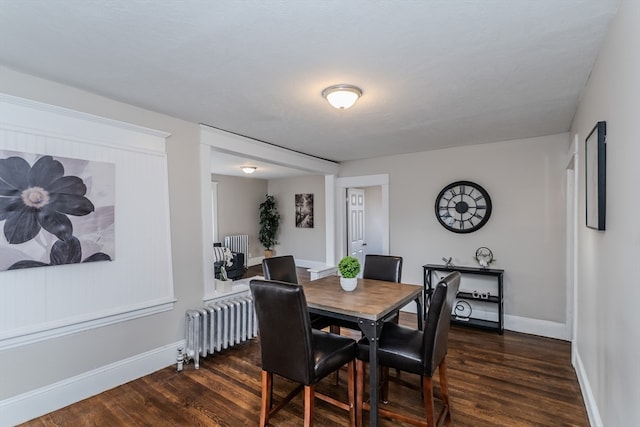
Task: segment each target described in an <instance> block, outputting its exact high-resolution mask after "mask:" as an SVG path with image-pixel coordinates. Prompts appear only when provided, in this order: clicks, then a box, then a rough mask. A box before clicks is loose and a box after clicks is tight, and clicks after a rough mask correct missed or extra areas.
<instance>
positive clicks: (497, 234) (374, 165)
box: [340, 134, 570, 334]
mask: <svg viewBox="0 0 640 427" xmlns="http://www.w3.org/2000/svg"><path fill="white" fill-rule="evenodd" d="M569 139H570V138H569V135H568V134H561V135H552V136H548V137H542V138H530V139H522V140H516V141H506V142H497V143H491V144H482V145H476V146H471V147H459V148H452V149H447V150H437V151H429V152H422V153H413V154H408V155H400V156H390V157H384V158H378V159H368V160H361V161H352V162H346V163H343V164H342V165H341V167H340V175H341V176H359V175H375V174H383V173H386V174H389V198H390V200H389V204H390V212H389V228H390V231H389V232H390V248H389V251H390V253H392V254H394V255H400V256H402V257H403V258H404V263H403V272H402V279H403V281H406V282H407V283H416V284H421V283H422V265H424V264H427V263H441V258H442V257H443V256H446V257H453V263H454V264H456V265H467V266H474V265H477V264H475V261H474V259H473V256H474V255H475V251H476V249H477V248H478V247H480V246H487V247H489V248H491V249H492V251H493V253H494V255H495V258H496V262H495V264H492V266H493V267H495V268H502V269H504V270H505V285H504V293H505V313H506V314H507V315H509V316H510V317H509V318H508V319H507V325H508V324H509V322H511V324H516V323H517V322H519V321H520V318H526V319H537V320H541V321H549V322H554V323H553V325H552V327H553V328H555V329H562V331H558V332H559V334H560V332H561V333H564V323H565V303H566V298H565V289H566V287H565V262H564V256H565V239H564V233H565V231H564V230H565V214H564V210H565V208H564V206H565V194H564V190H563V188H564V173H565V162H566V153H567V150H568V147H569ZM458 180H469V181H474V182H476V183H478V184H480V185H482V186H483V187H484V188H485V189H486V190H487V191H488V192H489V195H490V196H491V199H492V201H493V213H492V216H491V219H490V220H489V222H488V223H487V224H486V225H485V226H484V227H483V228H482V229H480V230H478V231H476V232H474V233H470V234H456V233H452V232H449V231H447V230H445V229H444V228H443V227H442V226H441V225H440V224H439V223H438V221H437V220H436V217H435V214H434V204H435V199H436V196H437V195H438V193H439V192H440V190H441V189H442V188H443V187H444V186H445V185H447V184H449V183H451V182H453V181H458Z"/></svg>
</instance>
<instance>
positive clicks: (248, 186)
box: [211, 174, 268, 261]
mask: <svg viewBox="0 0 640 427" xmlns="http://www.w3.org/2000/svg"><path fill="white" fill-rule="evenodd" d="M211 180H212V181H215V182H217V183H218V240H219V241H220V242H223V243H224V236H229V235H233V234H247V235H249V255H248V259H247V261H249V260H251V259H252V258H259V257H261V256H263V255H264V248H263V247H262V245H261V244H260V241H258V232H259V230H260V214H259V212H258V209H259V206H260V203H262V202H263V201H264V198H265V195H266V194H267V184H268V182H267V181H266V180H264V179H255V178H244V177H238V176H226V175H215V174H214V175H212V176H211Z"/></svg>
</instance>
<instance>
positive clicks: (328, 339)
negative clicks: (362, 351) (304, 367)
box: [311, 329, 358, 384]
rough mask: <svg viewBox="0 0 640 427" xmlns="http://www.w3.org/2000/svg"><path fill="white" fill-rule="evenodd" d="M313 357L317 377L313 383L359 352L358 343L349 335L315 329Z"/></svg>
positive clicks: (313, 332) (313, 331)
mask: <svg viewBox="0 0 640 427" xmlns="http://www.w3.org/2000/svg"><path fill="white" fill-rule="evenodd" d="M311 332H312V334H313V347H314V348H313V357H314V362H315V366H314V373H315V378H314V379H313V382H312V383H313V384H315V383H316V382H318V381H320V380H321V379H322V378H324V377H326V376H327V375H329V374H330V373H332V372H334V371H335V370H336V369H337V367H340V366H342V365H345V364H347V363H348V362H349V361H351V360H353V359H354V358H355V357H356V354H358V345H357V344H356V342H355V341H354V340H353V339H351V338H347V337H342V336H340V335H336V334H331V333H329V332H324V331H319V330H316V329H313V330H312V331H311Z"/></svg>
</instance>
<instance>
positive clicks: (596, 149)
mask: <svg viewBox="0 0 640 427" xmlns="http://www.w3.org/2000/svg"><path fill="white" fill-rule="evenodd" d="M606 136H607V123H606V122H605V121H600V122H598V123H596V125H595V126H594V128H593V130H591V132H590V133H589V135H588V136H587V138H586V139H585V154H584V158H585V207H586V226H587V227H588V228H592V229H594V230H599V231H604V230H605V220H606V208H607V206H606V191H607V188H606V178H607V174H606V172H607V169H606V166H607V164H606V155H607V144H606Z"/></svg>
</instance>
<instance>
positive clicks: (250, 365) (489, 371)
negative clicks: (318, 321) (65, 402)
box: [24, 269, 589, 427]
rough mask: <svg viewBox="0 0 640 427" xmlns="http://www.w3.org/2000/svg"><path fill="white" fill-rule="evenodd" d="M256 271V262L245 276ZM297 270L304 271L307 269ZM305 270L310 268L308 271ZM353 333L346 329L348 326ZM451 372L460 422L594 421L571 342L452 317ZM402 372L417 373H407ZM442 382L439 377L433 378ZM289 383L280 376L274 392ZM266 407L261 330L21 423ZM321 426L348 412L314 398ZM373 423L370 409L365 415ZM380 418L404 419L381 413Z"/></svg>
mask: <svg viewBox="0 0 640 427" xmlns="http://www.w3.org/2000/svg"><path fill="white" fill-rule="evenodd" d="M255 274H260V272H259V271H256V270H255V269H254V270H251V271H249V272H248V275H249V276H252V275H255ZM299 275H300V279H301V280H307V279H308V274H307V273H306V271H304V270H301V271H300V274H299ZM305 275H306V276H305ZM400 321H401V323H403V324H406V325H409V326H414V327H415V323H416V321H415V315H410V314H408V313H401V319H400ZM345 333H347V334H348V332H345ZM449 340H450V342H449V356H448V377H449V384H450V397H451V401H452V411H453V421H454V425H455V426H458V427H479V426H504V427H517V426H540V427H542V426H544V427H548V426H554V427H555V426H588V425H589V423H588V420H587V416H586V411H585V407H584V404H583V401H582V397H581V395H580V390H579V386H578V382H577V379H576V375H575V372H574V370H573V368H572V367H571V363H570V346H569V343H567V342H564V341H559V340H553V339H548V338H542V337H537V336H532V335H525V334H519V333H514V332H509V331H506V332H505V334H504V335H502V336H500V335H497V334H495V333H491V332H483V331H476V330H472V329H466V328H460V327H455V326H454V327H452V329H451V333H450V335H449ZM391 375H395V374H394V373H393V372H392V373H391ZM344 378H345V375H341V383H340V384H339V385H338V386H334V385H333V384H332V383H331V381H329V380H328V379H325V380H324V381H322V382H321V383H320V385H319V388H320V389H321V390H322V391H324V392H326V393H328V394H333V395H334V396H337V397H341V398H346V391H345V384H344V382H343V380H344ZM402 378H403V379H404V380H408V381H410V382H413V383H417V381H418V378H417V377H414V376H411V375H408V374H405V373H403V374H402ZM436 384H437V380H436ZM290 387H292V384H291V383H289V382H288V381H286V380H283V379H277V380H276V382H275V387H274V396H275V397H276V399H277V398H280V397H283V396H284V395H286V393H287V392H288V390H289V389H290ZM390 399H391V402H390V403H389V405H394V406H395V407H398V409H400V410H404V411H409V412H412V413H415V414H420V413H421V409H420V408H421V397H420V393H419V392H415V391H413V390H409V389H407V388H404V387H401V386H400V385H399V384H395V383H393V382H392V383H391V387H390ZM259 410H260V348H259V342H258V340H257V339H255V340H252V341H250V342H247V343H244V344H241V345H239V346H237V347H234V348H231V349H228V350H226V351H224V352H222V353H219V354H216V355H213V356H209V357H207V358H205V359H204V360H201V367H200V369H199V370H197V371H196V370H195V369H194V368H193V364H189V365H187V366H186V368H185V370H184V371H182V372H176V369H175V367H174V366H172V367H168V368H165V369H163V370H160V371H158V372H155V373H153V374H151V375H148V376H146V377H143V378H140V379H138V380H135V381H132V382H129V383H127V384H124V385H122V386H119V387H117V388H114V389H112V390H109V391H106V392H104V393H102V394H100V395H98V396H94V397H91V398H89V399H86V400H84V401H81V402H78V403H76V404H73V405H71V406H68V407H66V408H63V409H61V410H59V411H56V412H53V413H50V414H48V415H45V416H43V417H40V418H37V419H35V420H32V421H30V422H28V423H25V424H24V426H34V427H35V426H123V427H124V426H127V427H128V426H178V425H179V426H234V427H235V426H244V425H257V424H258V417H259ZM302 416H303V413H302V399H301V397H297V398H295V399H294V400H293V401H292V402H291V403H289V404H288V405H287V406H286V407H285V408H284V409H283V410H282V411H280V412H279V413H278V414H277V415H276V416H275V418H273V419H272V422H271V425H273V426H299V425H301V422H302ZM315 423H316V425H318V426H334V425H348V416H347V413H346V412H344V411H341V410H339V409H337V408H335V407H333V406H330V405H328V404H325V403H324V402H322V401H318V402H317V403H316V417H315ZM365 425H368V417H367V420H365ZM380 425H381V426H395V425H399V424H397V423H396V422H392V421H390V420H381V423H380Z"/></svg>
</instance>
